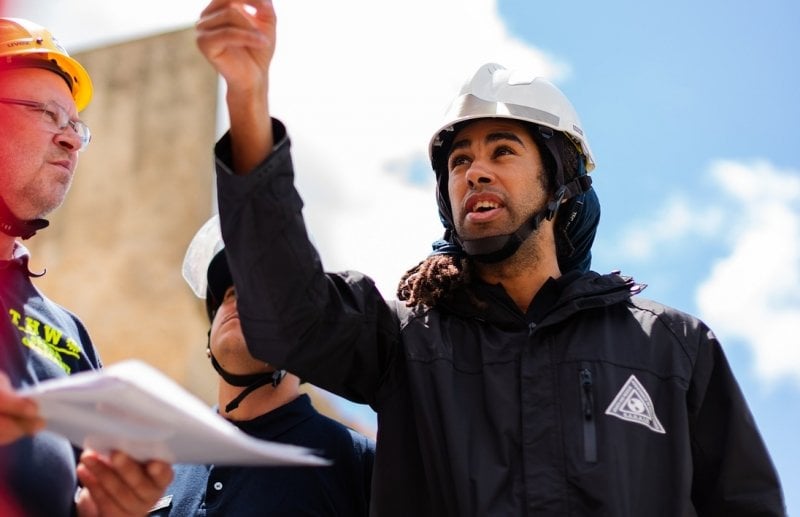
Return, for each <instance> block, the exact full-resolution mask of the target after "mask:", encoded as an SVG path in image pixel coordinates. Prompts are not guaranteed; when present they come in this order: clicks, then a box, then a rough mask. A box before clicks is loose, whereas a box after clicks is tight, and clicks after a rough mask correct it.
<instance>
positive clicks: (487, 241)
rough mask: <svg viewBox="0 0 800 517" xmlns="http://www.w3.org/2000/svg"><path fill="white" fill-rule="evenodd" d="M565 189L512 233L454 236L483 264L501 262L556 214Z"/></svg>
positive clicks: (562, 187)
mask: <svg viewBox="0 0 800 517" xmlns="http://www.w3.org/2000/svg"><path fill="white" fill-rule="evenodd" d="M567 190H568V189H567V187H566V186H561V187H560V188H559V189H558V191H557V192H556V194H555V196H553V198H552V199H551V200H550V201H549V202H548V203H547V207H546V208H545V209H544V210H539V211H538V212H536V213H534V214H533V215H531V216H530V217H529V218H528V220H527V221H525V222H524V223H522V225H520V227H519V228H517V230H516V231H515V232H513V233H507V234H504V235H494V236H492V237H483V238H480V239H469V240H461V239H460V238H459V237H458V236H457V235H456V236H455V238H456V239H458V241H459V243H460V244H461V247H462V248H463V249H464V252H465V253H466V254H467V255H469V256H470V257H471V258H472V259H474V260H477V261H478V262H483V263H484V264H495V263H497V262H501V261H503V260H505V259H507V258H509V257H510V256H512V255H513V254H514V253H516V252H517V250H518V249H519V247H520V246H522V243H523V242H525V239H527V238H528V237H530V235H531V234H532V233H533V232H535V231H536V229H537V228H539V225H540V224H542V221H544V220H545V219H546V220H548V221H549V220H551V219H552V218H553V217H554V216H555V215H556V212H557V211H558V207H559V206H560V205H561V202H562V201H563V199H564V196H565V195H566V193H567Z"/></svg>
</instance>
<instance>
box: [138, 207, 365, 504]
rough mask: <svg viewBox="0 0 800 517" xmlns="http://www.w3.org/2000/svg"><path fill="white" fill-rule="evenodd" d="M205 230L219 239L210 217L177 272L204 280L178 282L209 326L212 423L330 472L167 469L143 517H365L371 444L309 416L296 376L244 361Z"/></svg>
mask: <svg viewBox="0 0 800 517" xmlns="http://www.w3.org/2000/svg"><path fill="white" fill-rule="evenodd" d="M209 229H211V230H214V229H216V234H217V235H218V234H219V223H218V220H217V218H216V217H213V218H212V219H210V220H209V222H208V223H206V225H205V226H204V228H202V229H201V230H200V231H199V232H198V234H197V236H196V237H195V239H194V240H193V242H192V244H191V245H190V247H189V250H187V254H186V261H185V268H184V271H187V270H189V271H195V272H197V273H199V272H201V271H202V272H203V273H204V274H203V275H202V277H200V276H199V275H197V274H195V275H189V276H187V281H189V284H190V285H191V286H192V287H193V290H194V291H195V293H196V294H198V295H201V296H202V297H204V298H205V300H206V309H207V312H208V318H209V321H210V322H211V330H210V331H209V340H208V348H207V354H208V356H209V359H210V360H211V363H212V365H213V366H214V369H215V370H216V371H217V373H218V374H219V378H218V397H219V400H218V411H219V413H220V415H222V416H223V417H225V418H227V419H228V420H230V421H231V422H233V424H235V425H236V426H237V427H239V428H240V429H241V430H242V431H244V432H245V433H247V434H249V435H251V436H254V437H256V438H259V439H263V440H270V441H273V442H281V443H288V444H292V445H300V446H304V447H307V448H310V449H313V450H315V451H317V454H318V455H320V456H322V457H324V458H327V459H329V460H331V461H332V465H331V466H326V467H275V466H265V467H231V466H217V465H180V464H179V465H175V467H174V469H175V478H174V480H173V482H172V484H171V485H170V486H169V487H167V490H166V492H165V496H164V498H162V502H161V504H159V505H157V506H156V507H155V508H154V509H153V510H152V511H151V513H150V515H152V516H167V515H170V516H189V515H205V516H212V515H219V516H228V515H234V516H236V517H246V516H248V515H252V516H254V517H255V516H259V517H273V516H286V517H289V516H303V515H307V516H312V515H314V516H342V517H358V516H366V515H367V512H368V509H369V495H370V481H371V478H372V464H373V459H374V455H375V444H374V442H373V441H372V440H371V439H369V438H367V437H366V436H364V435H362V434H360V433H358V432H356V431H354V430H352V429H350V428H348V427H346V426H345V425H343V424H341V423H340V422H337V421H336V420H334V419H332V418H328V417H326V416H324V415H322V414H320V413H319V412H317V410H316V409H314V407H313V406H312V405H311V400H310V398H309V396H308V395H307V394H305V393H302V392H301V391H300V379H298V378H297V376H295V375H292V374H291V373H287V372H285V371H283V370H275V369H274V368H273V367H272V366H270V365H269V364H265V363H264V362H263V361H259V360H257V359H254V358H253V357H252V356H251V355H250V353H249V352H248V350H247V346H246V344H245V342H244V337H243V336H242V331H241V327H240V325H239V318H238V314H237V311H236V291H235V289H234V287H233V280H232V279H231V275H230V272H229V270H228V266H227V261H226V258H225V251H224V249H220V250H219V251H217V252H216V254H215V255H214V256H213V259H212V260H211V262H210V263H208V261H207V259H206V258H205V257H208V256H209V253H208V251H209V250H213V249H215V248H219V246H215V245H216V244H217V243H218V242H219V241H218V239H212V241H211V242H209V241H208V240H207V239H205V236H207V235H208V230H209ZM215 241H216V242H215ZM209 246H210V247H209ZM203 249H205V250H206V252H203ZM198 261H199V263H198ZM204 264H208V265H207V266H205V265H204ZM206 270H207V277H206V274H205V272H206ZM206 280H207V281H206ZM206 285H207V287H205V288H204V287H203V286H206Z"/></svg>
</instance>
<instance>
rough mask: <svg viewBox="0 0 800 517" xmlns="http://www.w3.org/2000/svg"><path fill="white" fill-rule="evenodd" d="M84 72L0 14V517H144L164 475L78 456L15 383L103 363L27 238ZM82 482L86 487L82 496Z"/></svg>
mask: <svg viewBox="0 0 800 517" xmlns="http://www.w3.org/2000/svg"><path fill="white" fill-rule="evenodd" d="M91 96H92V84H91V80H90V79H89V75H88V73H87V72H86V70H85V69H84V68H83V67H82V66H81V65H80V63H78V62H77V61H76V60H75V59H73V58H71V57H70V56H69V55H68V54H67V52H66V51H65V50H64V49H63V48H62V47H61V46H60V45H59V44H58V42H57V40H56V39H55V38H54V37H53V36H52V34H50V32H49V31H48V30H47V29H45V28H43V27H41V26H39V25H36V24H34V23H32V22H30V21H28V20H22V19H16V18H0V309H2V310H1V311H0V313H1V314H2V317H3V318H4V320H3V322H2V324H0V515H3V516H13V517H16V516H23V515H24V516H48V517H51V516H52V517H57V516H69V515H75V514H76V511H77V514H78V515H97V514H102V515H144V514H145V512H146V511H147V509H148V508H149V507H150V506H151V505H152V504H153V503H154V502H155V501H156V500H157V499H158V498H159V496H160V495H161V493H162V492H163V489H164V488H165V487H166V486H167V484H168V483H169V480H170V479H171V469H170V467H169V465H168V464H166V463H164V462H151V463H147V464H140V463H138V462H135V461H133V460H132V459H131V458H129V457H128V456H126V455H124V454H121V453H117V454H114V455H112V456H111V457H106V456H105V455H100V454H97V453H95V452H93V451H84V456H83V458H82V460H81V464H80V465H79V466H77V468H76V465H77V463H78V457H77V454H79V453H80V451H77V450H75V449H74V448H73V447H72V446H71V445H70V443H69V441H67V440H66V439H65V438H62V437H60V436H57V435H55V434H53V433H50V432H47V431H44V432H37V431H40V430H41V429H42V427H43V425H44V422H43V420H42V419H41V418H40V416H39V414H38V411H37V408H36V404H35V403H34V402H33V401H31V400H29V399H26V398H23V397H19V396H18V395H16V393H15V391H14V390H15V389H17V388H20V387H24V386H30V385H33V384H36V383H38V382H40V381H43V380H47V379H51V378H57V377H64V376H66V375H69V374H72V373H76V372H80V371H84V370H92V369H96V368H99V367H100V366H101V362H100V359H99V357H98V354H97V351H96V350H95V348H94V347H93V346H92V343H91V340H90V339H89V335H88V333H87V332H86V329H85V328H84V326H83V324H82V323H81V321H80V320H79V319H78V318H77V317H76V316H74V315H73V314H72V313H70V312H69V311H67V310H65V309H64V308H63V307H61V306H60V305H58V304H56V303H54V302H53V301H51V300H49V299H48V298H47V297H46V296H45V295H44V294H42V293H41V292H40V291H39V290H38V289H37V288H36V286H35V285H34V283H33V281H32V280H35V278H36V277H39V276H41V275H42V274H43V273H34V272H32V271H31V270H30V268H29V267H28V259H29V254H28V250H27V249H26V248H25V246H24V245H23V244H22V242H21V241H20V239H28V238H30V237H31V236H33V235H34V234H35V233H36V232H37V231H38V230H41V229H42V228H45V227H46V226H47V225H48V222H47V220H45V219H44V217H45V216H46V215H47V214H48V213H49V212H51V211H52V210H54V209H55V208H56V207H58V206H59V205H60V204H61V203H62V201H63V200H64V197H65V196H66V194H67V191H68V190H69V187H70V184H71V182H72V177H73V173H74V171H75V167H76V165H77V163H78V156H79V153H80V152H81V151H82V150H83V149H85V148H86V146H87V145H88V144H89V140H90V133H89V128H88V127H87V126H86V124H84V123H83V122H82V121H81V120H80V119H79V118H78V112H79V111H81V110H82V109H83V108H84V107H86V105H87V104H88V103H89V101H90V99H91ZM78 478H80V481H81V483H82V484H83V485H84V487H85V488H86V490H82V491H81V493H80V494H79V495H77V506H76V491H77V488H78Z"/></svg>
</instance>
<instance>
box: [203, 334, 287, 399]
mask: <svg viewBox="0 0 800 517" xmlns="http://www.w3.org/2000/svg"><path fill="white" fill-rule="evenodd" d="M209 334H210V333H209ZM206 353H208V357H209V358H210V359H211V365H212V366H213V367H214V369H215V370H216V371H217V373H218V374H219V376H220V377H222V378H223V379H225V382H227V383H228V384H230V385H231V386H239V387H243V388H245V389H244V391H242V392H241V393H239V395H237V396H236V398H234V399H233V400H231V401H230V402H228V404H227V405H226V406H225V412H226V413H230V412H231V411H233V410H234V409H236V408H237V407H239V404H241V403H242V400H244V398H245V397H246V396H248V395H249V394H251V393H252V392H254V391H255V390H257V389H258V388H260V387H261V386H265V385H267V384H272V387H273V388H277V387H278V384H280V383H281V381H282V380H283V378H284V376H286V370H274V371H271V372H260V373H252V374H249V375H236V374H233V373H230V372H228V371H226V370H225V369H224V368H223V367H222V365H221V364H219V362H218V361H217V358H216V357H214V354H213V353H211V346H208V347H207V348H206Z"/></svg>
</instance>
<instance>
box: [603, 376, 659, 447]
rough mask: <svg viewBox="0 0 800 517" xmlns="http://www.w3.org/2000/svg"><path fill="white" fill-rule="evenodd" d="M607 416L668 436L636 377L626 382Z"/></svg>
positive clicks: (631, 377)
mask: <svg viewBox="0 0 800 517" xmlns="http://www.w3.org/2000/svg"><path fill="white" fill-rule="evenodd" d="M606 415H611V416H614V417H617V418H619V419H620V420H625V421H626V422H633V423H634V424H640V425H643V426H645V427H647V428H649V429H650V430H652V431H655V432H657V433H661V434H666V431H665V430H664V427H663V426H662V425H661V422H659V421H658V417H657V416H656V411H655V409H654V408H653V401H652V400H650V395H649V394H648V393H647V390H645V389H644V386H642V383H641V382H639V379H637V378H636V376H635V375H631V376H630V377H629V378H628V380H627V381H625V385H624V386H622V389H621V390H619V393H617V396H616V397H614V400H612V401H611V404H609V406H608V408H607V409H606Z"/></svg>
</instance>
